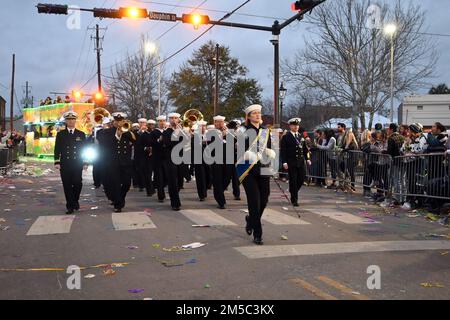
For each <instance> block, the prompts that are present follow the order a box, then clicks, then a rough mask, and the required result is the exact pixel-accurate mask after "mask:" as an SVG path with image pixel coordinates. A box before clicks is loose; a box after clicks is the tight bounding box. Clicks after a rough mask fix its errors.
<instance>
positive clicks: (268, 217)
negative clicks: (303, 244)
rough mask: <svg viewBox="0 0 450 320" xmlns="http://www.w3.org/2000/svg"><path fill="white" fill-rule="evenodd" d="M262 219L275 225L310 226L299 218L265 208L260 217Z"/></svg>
mask: <svg viewBox="0 0 450 320" xmlns="http://www.w3.org/2000/svg"><path fill="white" fill-rule="evenodd" d="M262 219H263V220H264V221H267V222H269V223H272V224H275V225H291V224H310V223H309V222H306V221H303V220H301V219H299V218H295V217H293V216H290V215H287V214H284V213H281V212H279V211H276V210H273V209H270V208H266V209H265V210H264V213H263V215H262Z"/></svg>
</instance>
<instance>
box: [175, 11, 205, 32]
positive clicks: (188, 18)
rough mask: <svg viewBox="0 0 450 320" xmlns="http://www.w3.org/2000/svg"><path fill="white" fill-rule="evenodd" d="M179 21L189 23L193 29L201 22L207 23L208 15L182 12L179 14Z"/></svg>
mask: <svg viewBox="0 0 450 320" xmlns="http://www.w3.org/2000/svg"><path fill="white" fill-rule="evenodd" d="M181 21H183V23H190V24H192V25H193V26H194V28H195V29H197V28H198V26H200V25H202V24H209V22H210V20H209V16H205V15H200V14H183V15H182V16H181Z"/></svg>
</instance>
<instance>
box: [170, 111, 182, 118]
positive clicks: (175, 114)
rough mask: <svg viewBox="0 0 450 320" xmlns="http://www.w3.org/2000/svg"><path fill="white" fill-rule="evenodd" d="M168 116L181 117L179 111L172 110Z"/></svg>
mask: <svg viewBox="0 0 450 320" xmlns="http://www.w3.org/2000/svg"><path fill="white" fill-rule="evenodd" d="M168 117H169V118H179V117H181V115H180V114H179V113H176V112H172V113H169V115H168Z"/></svg>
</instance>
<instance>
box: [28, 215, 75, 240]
mask: <svg viewBox="0 0 450 320" xmlns="http://www.w3.org/2000/svg"><path fill="white" fill-rule="evenodd" d="M74 219H75V216H74V215H64V216H40V217H38V218H37V219H36V221H35V222H34V223H33V224H32V226H31V227H30V229H29V230H28V232H27V236H37V235H48V234H60V233H69V232H70V227H71V226H72V222H73V220H74Z"/></svg>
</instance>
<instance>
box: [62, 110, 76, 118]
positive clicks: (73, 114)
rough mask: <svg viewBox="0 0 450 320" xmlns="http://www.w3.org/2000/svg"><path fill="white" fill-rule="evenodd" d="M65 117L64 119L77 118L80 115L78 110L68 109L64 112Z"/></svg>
mask: <svg viewBox="0 0 450 320" xmlns="http://www.w3.org/2000/svg"><path fill="white" fill-rule="evenodd" d="M63 117H64V119H66V120H67V119H76V118H78V115H77V113H76V112H73V111H67V112H65V113H64V115H63Z"/></svg>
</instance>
